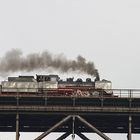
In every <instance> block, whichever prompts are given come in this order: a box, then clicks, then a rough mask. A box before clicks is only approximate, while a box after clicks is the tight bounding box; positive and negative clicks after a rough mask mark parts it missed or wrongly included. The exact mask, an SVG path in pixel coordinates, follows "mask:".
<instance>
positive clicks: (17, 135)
mask: <svg viewBox="0 0 140 140" xmlns="http://www.w3.org/2000/svg"><path fill="white" fill-rule="evenodd" d="M19 136H20V134H19V114H18V113H17V114H16V140H19Z"/></svg>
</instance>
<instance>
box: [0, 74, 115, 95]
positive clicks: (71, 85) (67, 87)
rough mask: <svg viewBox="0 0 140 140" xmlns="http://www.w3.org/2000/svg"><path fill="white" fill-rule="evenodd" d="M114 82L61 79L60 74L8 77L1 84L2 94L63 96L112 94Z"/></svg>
mask: <svg viewBox="0 0 140 140" xmlns="http://www.w3.org/2000/svg"><path fill="white" fill-rule="evenodd" d="M111 86H112V83H111V82H110V81H107V80H102V81H100V80H97V79H95V80H94V81H93V80H92V79H91V78H87V79H86V80H85V81H83V80H82V79H81V78H78V79H76V80H74V78H67V79H66V80H61V79H60V77H59V76H58V75H36V78H35V77H34V76H18V77H8V80H7V81H2V82H1V85H0V92H1V94H15V93H18V94H45V95H51V96H54V95H57V96H60V95H63V96H72V95H76V96H101V95H103V96H112V95H113V93H112V90H111V88H112V87H111Z"/></svg>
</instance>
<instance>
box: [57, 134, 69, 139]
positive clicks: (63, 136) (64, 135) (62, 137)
mask: <svg viewBox="0 0 140 140" xmlns="http://www.w3.org/2000/svg"><path fill="white" fill-rule="evenodd" d="M70 134H71V133H70V132H66V133H65V134H63V135H62V136H60V137H59V138H58V139H56V140H64V139H65V138H67V137H68V136H69V135H70Z"/></svg>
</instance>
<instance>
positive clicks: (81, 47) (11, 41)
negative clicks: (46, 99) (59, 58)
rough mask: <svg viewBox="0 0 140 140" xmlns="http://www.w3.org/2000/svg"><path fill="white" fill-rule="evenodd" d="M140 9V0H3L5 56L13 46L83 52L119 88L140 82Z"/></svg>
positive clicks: (71, 54) (0, 32)
mask: <svg viewBox="0 0 140 140" xmlns="http://www.w3.org/2000/svg"><path fill="white" fill-rule="evenodd" d="M139 13H140V1H139V0H133V1H132V0H117V1H113V0H47V1H46V0H24V1H21V0H12V1H11V0H0V49H1V51H0V56H3V55H4V54H5V53H6V52H7V51H9V50H10V49H11V48H20V49H21V50H22V51H23V52H24V54H28V53H32V52H42V51H44V50H46V49H47V50H48V51H50V52H51V53H53V54H58V53H63V54H65V56H67V57H68V58H72V59H74V58H76V57H77V55H79V54H80V55H82V56H84V57H85V58H87V60H89V61H94V63H95V65H96V67H97V69H98V70H99V72H100V75H101V78H102V79H108V80H111V81H112V84H113V88H140V84H139V83H140V76H139V72H140V65H139V60H140V41H139V39H140V18H139ZM35 74H36V73H35ZM7 137H8V135H7ZM115 138H116V137H114V138H113V139H114V140H115ZM0 139H1V140H6V139H7V140H9V139H14V138H11V137H10V138H2V136H1V135H0ZM25 139H28V138H25V137H24V138H22V139H21V140H25ZM123 139H124V138H123Z"/></svg>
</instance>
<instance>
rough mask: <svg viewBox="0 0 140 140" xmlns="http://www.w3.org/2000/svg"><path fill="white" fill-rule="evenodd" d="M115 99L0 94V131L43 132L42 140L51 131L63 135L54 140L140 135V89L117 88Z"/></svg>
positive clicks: (129, 138)
mask: <svg viewBox="0 0 140 140" xmlns="http://www.w3.org/2000/svg"><path fill="white" fill-rule="evenodd" d="M113 94H114V96H109V97H107V96H100V97H98V96H89V97H81V96H74V95H73V96H47V95H37V94H35V95H29V94H28V95H25V94H19V93H17V94H16V95H12V94H11V95H7V94H0V131H1V132H16V138H15V139H16V140H19V139H20V135H19V134H20V132H42V134H41V135H40V136H38V137H37V138H36V139H35V140H41V139H43V138H44V137H46V138H47V135H48V134H50V133H51V132H64V134H63V135H61V136H60V137H59V138H57V140H63V139H65V138H66V137H68V136H69V135H72V139H74V137H75V134H76V135H78V136H79V137H80V138H81V139H83V140H89V139H88V138H87V137H86V136H85V135H84V134H83V133H97V134H98V135H99V136H101V137H102V138H103V139H104V140H111V138H109V137H108V136H107V135H105V134H104V133H127V134H128V135H127V138H128V140H132V135H131V134H132V133H140V90H131V89H125V90H124V89H116V90H113Z"/></svg>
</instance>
